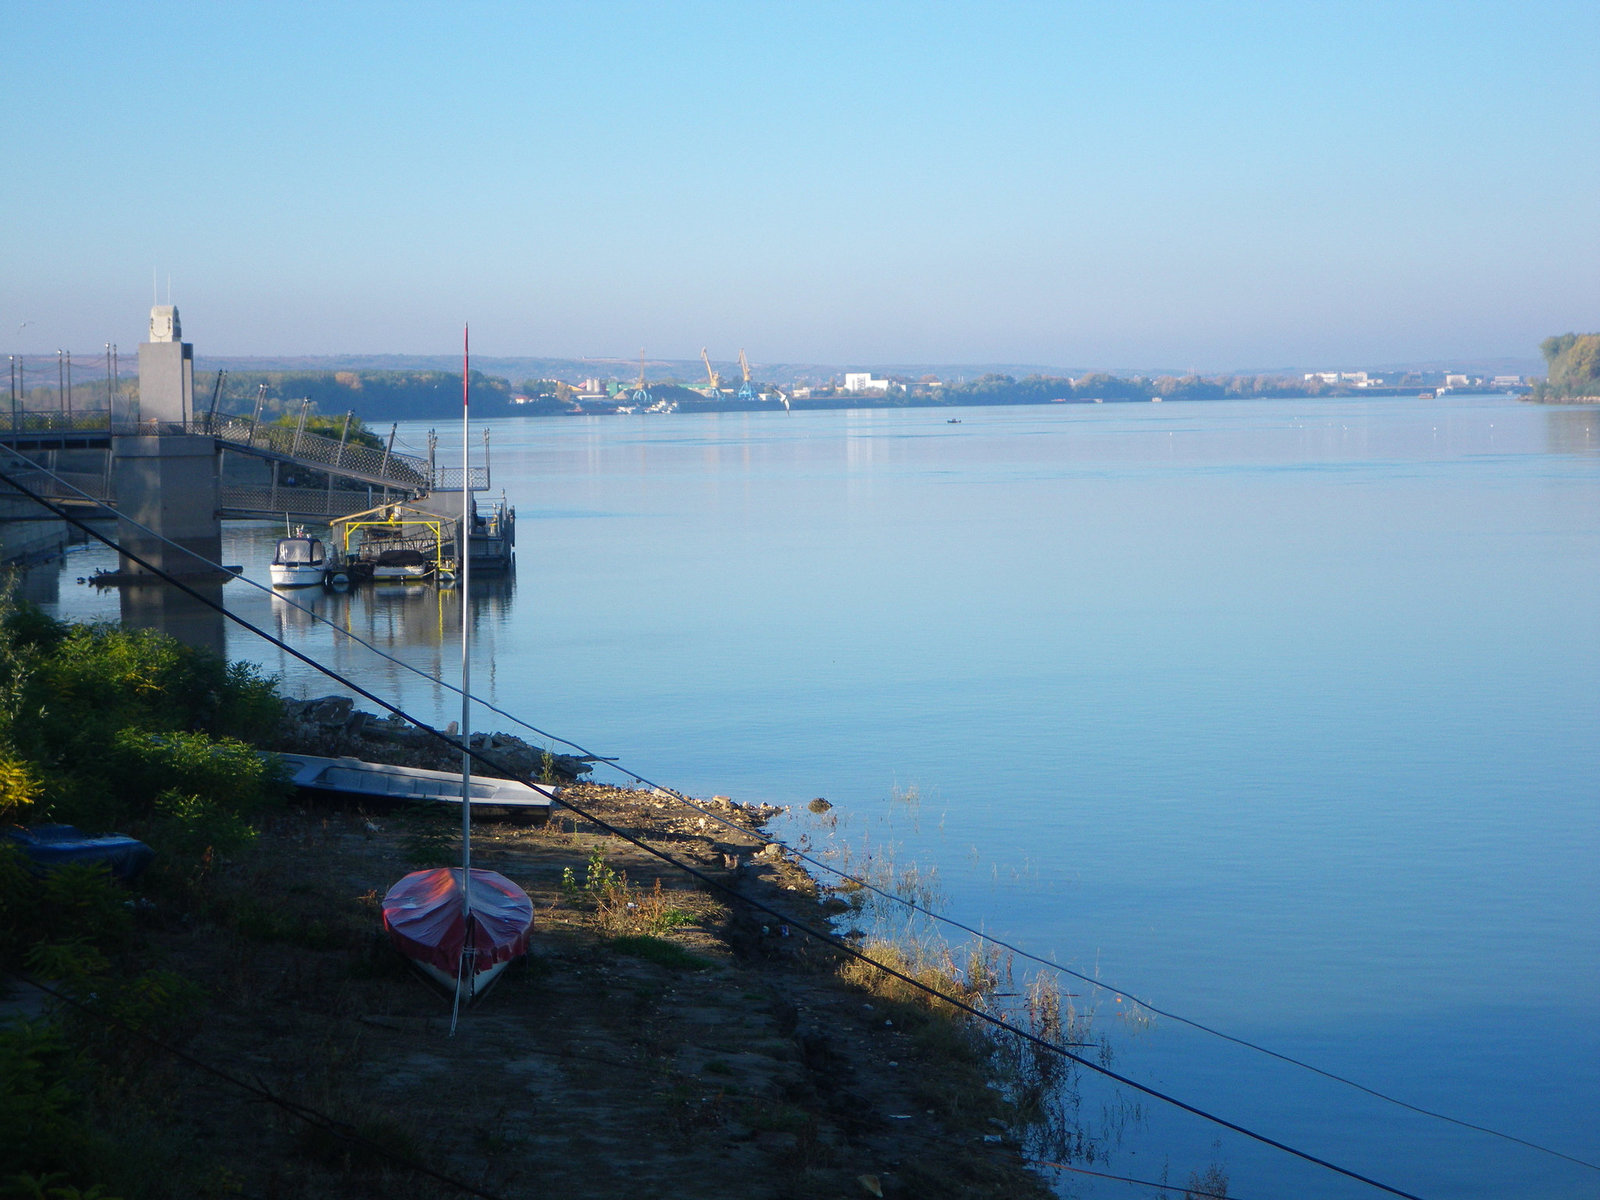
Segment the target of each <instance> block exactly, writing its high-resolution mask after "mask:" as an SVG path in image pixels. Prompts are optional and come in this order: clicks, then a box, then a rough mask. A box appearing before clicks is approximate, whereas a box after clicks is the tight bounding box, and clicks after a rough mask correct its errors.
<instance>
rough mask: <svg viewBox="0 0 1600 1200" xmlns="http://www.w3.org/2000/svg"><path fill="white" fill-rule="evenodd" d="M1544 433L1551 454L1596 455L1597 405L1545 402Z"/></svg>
mask: <svg viewBox="0 0 1600 1200" xmlns="http://www.w3.org/2000/svg"><path fill="white" fill-rule="evenodd" d="M1545 433H1546V436H1547V439H1548V444H1549V447H1550V452H1551V453H1552V454H1600V406H1595V405H1584V404H1573V405H1549V406H1548V407H1547V409H1546V412H1545Z"/></svg>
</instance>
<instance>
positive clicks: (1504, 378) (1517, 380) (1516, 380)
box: [1493, 375, 1522, 388]
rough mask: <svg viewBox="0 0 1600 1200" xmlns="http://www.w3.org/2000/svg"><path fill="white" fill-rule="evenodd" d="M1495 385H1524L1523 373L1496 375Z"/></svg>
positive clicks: (1509, 386) (1511, 386)
mask: <svg viewBox="0 0 1600 1200" xmlns="http://www.w3.org/2000/svg"><path fill="white" fill-rule="evenodd" d="M1493 382H1494V386H1495V387H1497V388H1519V387H1521V386H1522V376H1521V375H1496V376H1495V377H1494V380H1493Z"/></svg>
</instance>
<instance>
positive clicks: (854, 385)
mask: <svg viewBox="0 0 1600 1200" xmlns="http://www.w3.org/2000/svg"><path fill="white" fill-rule="evenodd" d="M844 390H845V391H847V392H886V391H888V390H889V381H888V380H887V379H874V378H873V377H872V372H871V371H859V372H846V374H845V377H844Z"/></svg>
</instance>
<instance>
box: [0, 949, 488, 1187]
mask: <svg viewBox="0 0 1600 1200" xmlns="http://www.w3.org/2000/svg"><path fill="white" fill-rule="evenodd" d="M12 974H13V977H14V978H16V979H19V980H21V981H22V982H23V983H25V984H27V985H28V986H29V987H32V988H37V989H38V990H39V991H41V992H43V993H45V994H46V995H47V996H54V997H55V998H56V999H57V1000H59V1001H61V1002H62V1003H63V1004H66V1005H69V1006H70V1007H72V1008H75V1009H77V1010H78V1011H79V1012H82V1013H85V1014H86V1015H88V1016H90V1017H93V1018H94V1019H95V1020H97V1021H101V1022H103V1023H105V1024H107V1025H114V1026H116V1027H117V1028H118V1029H120V1030H122V1031H123V1032H124V1033H131V1034H132V1035H133V1036H134V1037H137V1038H141V1039H142V1040H144V1041H146V1042H148V1043H149V1044H150V1045H152V1046H154V1047H156V1049H158V1050H161V1051H163V1052H164V1053H167V1054H170V1055H172V1057H174V1058H176V1059H179V1060H181V1061H183V1062H186V1063H188V1064H189V1065H190V1066H191V1067H195V1068H197V1069H198V1070H201V1071H204V1072H205V1073H206V1074H208V1075H214V1076H215V1077H216V1078H218V1079H221V1080H222V1081H223V1082H225V1083H230V1084H232V1085H233V1086H234V1087H236V1088H239V1089H241V1090H243V1091H246V1092H249V1093H250V1094H251V1095H253V1096H259V1097H261V1099H263V1100H265V1101H266V1102H267V1103H268V1104H273V1105H276V1106H277V1107H278V1108H281V1109H283V1111H284V1112H286V1113H288V1114H289V1115H290V1116H292V1117H296V1118H298V1119H299V1120H302V1121H304V1122H305V1123H306V1124H308V1125H314V1126H316V1127H317V1128H319V1129H326V1130H327V1131H328V1132H330V1133H333V1134H336V1135H338V1136H339V1137H342V1138H345V1139H346V1140H348V1141H351V1142H355V1143H357V1144H359V1145H360V1146H361V1147H362V1148H363V1149H366V1150H370V1151H372V1152H373V1153H374V1154H377V1155H379V1156H381V1157H383V1158H387V1159H389V1160H390V1161H391V1162H395V1163H399V1164H400V1165H401V1166H403V1167H405V1168H406V1169H407V1170H411V1171H416V1172H418V1173H419V1174H422V1175H426V1176H427V1177H428V1178H429V1179H434V1180H437V1181H438V1182H440V1183H445V1184H449V1185H450V1186H451V1187H453V1188H459V1189H460V1190H461V1191H463V1192H466V1193H467V1194H468V1195H469V1196H480V1197H482V1200H506V1198H505V1197H503V1196H498V1195H496V1194H495V1193H493V1192H485V1191H482V1190H480V1189H478V1188H475V1187H473V1186H472V1184H470V1183H463V1182H462V1181H461V1180H459V1179H454V1178H452V1177H451V1176H449V1175H444V1174H441V1173H440V1172H438V1171H435V1170H434V1169H433V1168H432V1167H430V1166H428V1165H427V1164H425V1163H420V1162H418V1161H417V1160H416V1159H414V1158H411V1157H410V1156H409V1155H406V1154H402V1153H400V1152H398V1151H396V1150H394V1149H393V1148H392V1147H389V1146H384V1145H381V1144H380V1143H378V1142H375V1141H373V1140H372V1139H370V1138H367V1137H363V1136H362V1135H361V1133H360V1132H359V1131H358V1130H357V1129H356V1128H355V1127H354V1126H352V1125H347V1124H346V1123H345V1122H343V1121H340V1120H336V1119H335V1118H333V1117H330V1116H328V1115H327V1114H326V1113H323V1112H319V1111H318V1110H316V1109H314V1108H310V1107H308V1106H306V1105H304V1104H299V1103H297V1102H295V1101H293V1100H288V1099H285V1098H284V1097H283V1096H280V1095H278V1094H277V1093H276V1092H274V1091H273V1090H272V1089H271V1088H269V1087H267V1086H266V1085H265V1084H263V1083H261V1082H260V1081H259V1080H258V1081H256V1082H255V1083H251V1082H250V1081H249V1080H247V1079H241V1078H239V1077H238V1076H237V1075H231V1074H229V1073H228V1072H227V1071H224V1070H223V1069H222V1068H221V1067H214V1066H212V1065H211V1064H210V1063H208V1062H205V1061H204V1060H203V1059H199V1058H196V1057H195V1056H194V1055H192V1054H190V1053H188V1052H187V1051H185V1050H180V1049H178V1047H176V1046H174V1045H172V1044H171V1043H170V1042H164V1041H162V1040H161V1039H160V1038H158V1037H156V1036H155V1035H154V1034H152V1033H149V1032H147V1031H146V1030H143V1029H139V1028H137V1027H135V1026H133V1025H129V1024H127V1023H125V1022H124V1021H122V1020H121V1019H120V1018H119V1017H116V1016H113V1015H112V1014H111V1013H108V1012H102V1011H100V1010H99V1009H97V1008H91V1007H90V1006H89V1005H87V1004H85V1003H83V1002H82V1001H81V1000H78V999H75V998H74V997H72V996H69V995H67V994H66V993H65V992H61V991H57V990H56V989H55V988H53V987H51V986H50V985H49V984H46V983H40V982H39V981H38V980H37V979H33V978H31V977H30V976H28V975H26V974H24V973H23V972H21V971H15V972H13V973H12Z"/></svg>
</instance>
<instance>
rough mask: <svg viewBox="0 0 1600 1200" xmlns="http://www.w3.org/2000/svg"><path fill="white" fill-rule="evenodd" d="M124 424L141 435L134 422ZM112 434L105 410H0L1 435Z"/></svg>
mask: <svg viewBox="0 0 1600 1200" xmlns="http://www.w3.org/2000/svg"><path fill="white" fill-rule="evenodd" d="M121 424H122V425H126V426H128V428H127V429H126V432H129V433H136V432H138V428H137V426H136V425H135V424H133V423H131V422H126V421H125V422H122V423H121ZM110 432H113V427H112V423H111V414H110V413H109V412H107V411H106V410H105V409H103V408H100V409H94V408H91V409H88V410H86V411H82V412H70V413H66V412H59V411H57V410H55V409H46V410H44V411H41V412H29V411H27V410H26V409H11V408H0V436H5V435H8V434H10V435H15V434H19V433H31V434H38V433H44V434H50V433H110ZM115 432H124V430H122V429H120V428H119V429H117V430H115Z"/></svg>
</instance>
